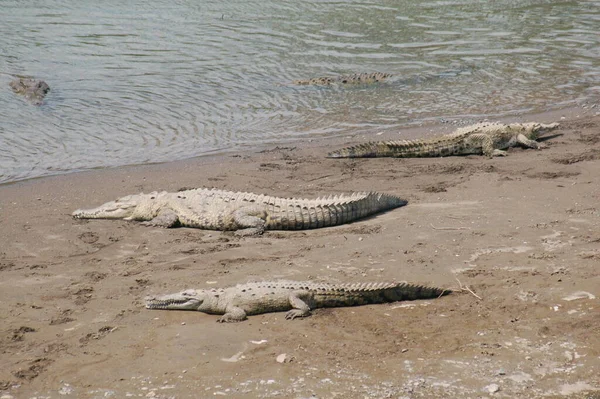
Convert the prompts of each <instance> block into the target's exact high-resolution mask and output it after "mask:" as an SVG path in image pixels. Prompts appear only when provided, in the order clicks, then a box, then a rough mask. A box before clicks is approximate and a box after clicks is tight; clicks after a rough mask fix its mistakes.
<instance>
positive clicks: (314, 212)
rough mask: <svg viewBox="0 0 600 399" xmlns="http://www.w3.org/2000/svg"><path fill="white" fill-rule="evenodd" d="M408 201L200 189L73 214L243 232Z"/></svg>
mask: <svg viewBox="0 0 600 399" xmlns="http://www.w3.org/2000/svg"><path fill="white" fill-rule="evenodd" d="M406 203H407V201H406V200H404V199H401V198H399V197H396V196H394V195H388V194H380V193H376V192H361V193H351V194H347V195H343V194H341V195H335V196H334V195H331V196H329V197H323V198H317V199H295V198H278V197H272V196H268V195H262V194H261V195H258V194H252V193H246V192H232V191H223V190H216V189H206V188H197V189H191V190H185V191H179V192H176V193H169V192H166V191H163V192H152V193H149V194H144V193H141V194H135V195H129V196H126V197H123V198H119V199H117V200H115V201H111V202H107V203H105V204H104V205H101V206H99V207H97V208H93V209H87V210H85V209H79V210H76V211H75V212H73V217H75V218H78V219H125V220H136V221H143V224H145V225H149V226H159V227H179V226H183V227H195V228H200V229H208V230H223V231H226V230H234V231H236V234H238V235H241V236H244V235H257V234H262V233H263V232H264V231H265V230H302V229H312V228H318V227H328V226H336V225H340V224H344V223H349V222H352V221H355V220H358V219H360V218H363V217H366V216H369V215H372V214H375V213H378V212H381V211H384V210H388V209H393V208H398V207H401V206H403V205H406Z"/></svg>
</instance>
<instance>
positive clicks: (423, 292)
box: [315, 283, 452, 307]
mask: <svg viewBox="0 0 600 399" xmlns="http://www.w3.org/2000/svg"><path fill="white" fill-rule="evenodd" d="M316 291H317V294H315V295H316V296H317V298H316V300H317V301H318V303H319V305H320V307H336V306H358V305H368V304H376V303H387V302H397V301H412V300H417V299H435V298H439V297H441V296H444V295H447V294H450V293H451V292H452V291H451V290H448V289H443V288H438V287H428V286H423V285H414V284H408V283H357V284H336V285H327V284H323V287H322V288H321V287H319V288H317V289H316ZM320 292H322V294H321V295H319V293H320Z"/></svg>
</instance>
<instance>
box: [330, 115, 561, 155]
mask: <svg viewBox="0 0 600 399" xmlns="http://www.w3.org/2000/svg"><path fill="white" fill-rule="evenodd" d="M558 126H559V124H558V123H551V124H548V125H546V124H543V123H533V122H532V123H511V124H508V125H505V124H501V123H478V124H475V125H471V126H466V127H463V128H459V129H457V130H456V131H455V132H454V133H450V134H447V135H444V136H439V137H434V138H430V139H418V140H396V141H380V142H370V143H365V144H359V145H356V146H352V147H347V148H343V149H341V150H337V151H333V152H330V153H329V154H328V155H327V157H328V158H374V157H396V158H413V157H443V156H449V155H468V154H483V155H486V156H488V157H494V156H505V155H507V152H506V151H504V150H506V149H507V148H509V147H515V146H517V145H522V146H524V147H527V148H543V146H542V145H541V144H540V143H538V142H537V141H535V140H536V139H537V138H538V137H540V136H541V135H543V134H544V133H546V132H548V131H550V130H553V129H556V128H557V127H558Z"/></svg>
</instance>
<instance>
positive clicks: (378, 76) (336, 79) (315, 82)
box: [292, 72, 394, 86]
mask: <svg viewBox="0 0 600 399" xmlns="http://www.w3.org/2000/svg"><path fill="white" fill-rule="evenodd" d="M392 76H394V75H392V74H391V73H385V72H372V73H354V74H351V75H342V76H323V77H318V78H310V79H299V80H294V81H293V82H292V84H295V85H303V86H308V85H310V86H329V85H333V84H350V85H351V84H368V83H377V82H383V81H384V80H386V79H388V78H391V77H392Z"/></svg>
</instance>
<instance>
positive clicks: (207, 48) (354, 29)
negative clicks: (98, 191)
mask: <svg viewBox="0 0 600 399" xmlns="http://www.w3.org/2000/svg"><path fill="white" fill-rule="evenodd" d="M599 32H600V2H598V1H541V0H497V1H481V0H480V1H473V0H468V1H467V0H442V1H413V0H393V1H392V0H361V1H355V0H335V1H327V0H305V1H284V0H260V1H256V0H243V1H240V0H221V1H206V0H190V1H186V0H143V1H142V0H131V1H122V0H119V1H115V0H103V1H90V0H61V1H58V0H37V1H34V0H0V183H2V182H4V183H5V182H11V181H16V180H21V179H26V178H32V177H39V176H44V175H50V174H57V173H64V172H69V171H74V170H83V169H90V168H103V167H114V166H119V165H126V164H140V163H149V162H162V161H170V160H177V159H183V158H189V157H192V156H197V155H203V154H214V153H219V152H224V151H229V150H240V149H244V148H253V147H258V146H260V145H262V144H265V143H283V142H293V141H298V140H304V139H307V138H310V137H322V136H333V135H344V134H347V133H348V132H349V131H357V130H359V131H364V132H367V133H370V132H378V131H383V130H388V129H396V130H400V129H401V128H402V127H403V126H408V125H414V124H418V123H423V122H426V121H430V120H436V119H440V118H445V119H451V118H467V117H468V118H480V117H485V116H491V117H494V116H502V115H510V114H511V113H515V112H537V111H544V110H548V109H554V108H558V107H565V106H569V105H574V104H576V103H577V102H581V101H586V100H590V99H592V98H596V99H597V98H598V95H599V93H600V34H599ZM375 71H379V72H388V73H393V74H395V75H396V76H397V77H395V78H394V79H393V80H392V81H391V82H389V83H384V84H379V85H377V86H357V87H350V88H337V87H334V88H323V87H306V86H302V87H296V86H293V85H291V84H290V82H291V81H292V80H294V79H301V78H309V77H314V76H334V75H339V74H348V73H353V72H375ZM13 76H33V77H37V78H41V79H44V80H45V81H46V82H48V84H49V85H50V87H51V91H50V93H49V94H48V96H47V97H46V101H45V104H44V105H42V106H41V107H36V106H31V105H28V104H26V103H25V101H24V100H23V99H22V98H20V97H18V96H16V95H15V94H13V93H12V91H11V90H10V87H9V86H8V83H9V82H10V81H11V80H12V79H13Z"/></svg>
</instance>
